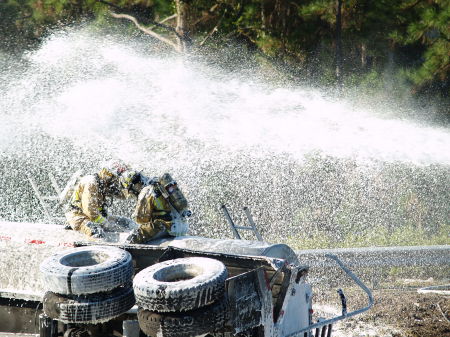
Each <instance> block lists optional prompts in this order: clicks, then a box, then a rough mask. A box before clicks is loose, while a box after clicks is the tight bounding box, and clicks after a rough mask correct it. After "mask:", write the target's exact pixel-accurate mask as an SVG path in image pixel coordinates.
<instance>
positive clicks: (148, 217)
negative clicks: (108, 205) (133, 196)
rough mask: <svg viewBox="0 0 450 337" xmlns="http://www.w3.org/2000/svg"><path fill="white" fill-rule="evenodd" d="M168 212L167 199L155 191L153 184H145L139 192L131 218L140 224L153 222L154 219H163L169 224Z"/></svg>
mask: <svg viewBox="0 0 450 337" xmlns="http://www.w3.org/2000/svg"><path fill="white" fill-rule="evenodd" d="M170 213H171V209H170V205H169V203H168V202H167V200H166V199H164V197H163V196H162V195H160V194H159V195H158V194H157V193H155V192H154V190H153V186H147V187H144V188H143V189H142V191H141V193H139V196H138V201H137V204H136V208H135V210H134V213H133V220H134V221H136V223H138V224H140V225H143V224H149V223H153V222H154V221H155V220H163V221H164V222H166V223H168V224H170V223H171V220H172V217H171V215H170ZM169 227H170V226H169Z"/></svg>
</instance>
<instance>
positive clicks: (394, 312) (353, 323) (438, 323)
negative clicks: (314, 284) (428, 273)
mask: <svg viewBox="0 0 450 337" xmlns="http://www.w3.org/2000/svg"><path fill="white" fill-rule="evenodd" d="M424 286H425V285H424ZM330 296H333V295H332V294H331V293H326V292H325V293H321V294H320V295H319V298H318V299H317V301H316V305H315V315H316V316H321V315H322V317H325V318H326V317H329V316H331V315H333V314H334V315H336V314H337V315H339V314H340V307H339V306H338V305H329V304H325V302H324V300H325V299H326V298H330ZM373 296H374V306H373V307H372V308H371V309H370V310H368V311H366V312H365V313H362V314H360V315H357V316H354V317H351V318H349V319H346V320H344V321H341V322H339V323H338V324H335V325H334V327H333V334H332V336H334V337H344V336H346V337H366V336H371V337H375V336H376V337H444V336H450V296H449V295H439V294H433V293H428V294H419V293H418V292H417V289H377V290H374V291H373ZM347 299H348V300H349V299H351V300H349V301H348V303H349V306H350V305H351V306H353V307H357V306H359V307H364V306H366V305H367V300H366V298H364V296H362V294H360V293H358V294H357V293H352V291H349V294H348V297H347ZM351 310H352V309H351V308H349V311H351Z"/></svg>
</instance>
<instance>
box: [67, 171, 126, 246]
mask: <svg viewBox="0 0 450 337" xmlns="http://www.w3.org/2000/svg"><path fill="white" fill-rule="evenodd" d="M107 166H109V167H104V168H102V169H101V170H100V172H99V173H97V174H93V175H87V176H84V177H82V178H81V179H80V181H79V183H78V184H77V186H76V187H75V190H74V192H73V194H72V198H71V200H70V205H69V211H68V212H67V213H66V214H65V215H66V219H67V222H68V224H69V225H70V227H71V228H72V229H74V230H76V231H80V232H82V233H84V234H86V235H88V236H90V237H97V238H99V237H103V236H104V231H103V229H104V227H105V226H106V225H111V222H112V218H111V217H107V207H108V204H109V205H110V204H111V203H112V199H113V198H119V199H124V198H126V197H127V196H128V195H127V193H126V189H125V188H124V184H125V185H126V182H125V181H124V180H123V177H125V176H127V175H125V174H124V172H126V171H127V167H126V166H125V165H123V164H120V163H112V164H109V165H107ZM122 174H124V175H123V176H122ZM128 176H129V175H128ZM128 180H130V178H128ZM127 183H129V182H128V181H127ZM118 219H119V218H114V221H116V222H117V221H119V220H118ZM130 221H131V220H130ZM108 222H109V223H108ZM122 225H124V221H122Z"/></svg>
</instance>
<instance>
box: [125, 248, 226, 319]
mask: <svg viewBox="0 0 450 337" xmlns="http://www.w3.org/2000/svg"><path fill="white" fill-rule="evenodd" d="M227 275H228V273H227V269H226V268H225V265H224V264H223V263H222V262H220V261H218V260H214V259H209V258H205V257H188V258H181V259H175V260H169V261H165V262H161V263H157V264H155V265H153V266H150V267H148V268H145V269H144V270H142V271H141V272H139V273H138V274H136V276H135V277H134V280H133V288H134V295H135V296H136V303H137V304H138V306H140V307H141V308H144V309H147V310H150V311H157V312H177V311H189V310H194V309H198V308H201V307H204V306H206V305H209V304H211V303H214V302H215V301H216V300H218V299H221V298H222V297H223V295H224V291H225V280H226V278H227Z"/></svg>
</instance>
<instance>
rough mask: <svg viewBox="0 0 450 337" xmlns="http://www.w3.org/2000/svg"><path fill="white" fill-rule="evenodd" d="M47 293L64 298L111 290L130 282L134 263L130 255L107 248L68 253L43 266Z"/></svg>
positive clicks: (77, 250) (120, 250)
mask: <svg viewBox="0 0 450 337" xmlns="http://www.w3.org/2000/svg"><path fill="white" fill-rule="evenodd" d="M40 271H41V274H42V280H43V285H44V286H45V287H46V289H45V290H50V291H53V292H55V293H58V294H64V295H83V294H93V293H98V292H104V291H110V290H112V289H114V288H117V287H119V286H121V285H124V284H127V283H130V282H131V279H132V277H133V263H132V258H131V255H130V253H128V252H127V251H125V250H123V249H119V248H116V247H108V246H90V247H79V248H74V249H71V250H65V251H64V252H62V253H58V254H55V255H53V256H50V257H49V258H47V259H46V260H44V261H43V262H42V263H41V265H40Z"/></svg>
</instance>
